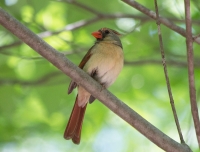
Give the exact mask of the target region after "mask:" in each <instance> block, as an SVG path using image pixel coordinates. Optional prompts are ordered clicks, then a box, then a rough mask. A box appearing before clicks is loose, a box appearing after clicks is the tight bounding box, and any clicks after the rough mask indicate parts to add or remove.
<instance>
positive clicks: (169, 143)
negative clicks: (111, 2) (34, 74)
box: [0, 8, 191, 152]
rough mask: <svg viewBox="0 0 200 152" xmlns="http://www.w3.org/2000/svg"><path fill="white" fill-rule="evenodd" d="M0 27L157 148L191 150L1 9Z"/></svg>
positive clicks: (169, 150)
mask: <svg viewBox="0 0 200 152" xmlns="http://www.w3.org/2000/svg"><path fill="white" fill-rule="evenodd" d="M0 14H1V15H0V24H1V25H3V26H4V27H5V28H6V29H8V30H9V31H10V32H12V33H13V34H14V35H16V36H17V37H18V38H19V39H21V40H22V41H24V42H25V43H26V44H28V45H29V46H30V47H32V48H33V49H34V50H35V51H36V52H38V53H39V54H40V55H42V56H43V57H44V58H46V59H47V60H48V61H50V62H51V63H52V64H53V65H54V66H56V67H57V68H58V69H60V70H61V71H62V72H63V73H65V74H66V75H68V76H69V77H71V78H72V79H73V80H74V81H76V82H77V83H78V84H79V85H81V86H83V87H84V88H85V89H86V90H87V91H89V92H90V93H91V94H92V95H93V96H94V97H95V98H97V99H99V100H100V101H101V102H102V103H103V104H104V105H106V106H107V107H108V108H109V109H111V110H112V111H113V112H114V113H116V114H117V115H118V116H120V117H121V118H122V119H124V120H125V121H126V122H128V123H129V124H130V125H131V126H133V127H134V128H136V129H137V130H138V131H139V132H141V133H142V134H143V135H145V136H146V137H147V138H148V139H150V140H151V141H152V142H154V143H155V144H156V145H158V146H159V147H161V148H162V149H164V150H165V151H168V152H190V151H191V150H190V148H189V147H188V146H187V145H185V144H179V143H178V142H176V141H174V140H173V139H171V138H170V137H168V136H167V135H165V134H164V133H162V132H161V131H160V130H158V129H157V128H156V127H154V126H153V125H152V124H150V123H149V122H148V121H146V120H145V119H144V118H142V117H141V116H140V115H139V114H137V113H136V112H135V111H133V110H132V109H131V108H129V107H128V106H127V105H126V104H125V103H123V102H122V101H120V100H119V99H118V98H116V97H115V96H114V95H112V94H111V93H110V92H109V91H108V90H106V89H102V86H101V85H100V84H99V83H97V82H96V81H95V80H94V79H92V78H91V77H90V76H89V75H88V74H86V73H85V72H84V71H82V70H81V69H80V68H78V67H77V66H75V65H74V64H73V63H72V62H70V61H69V60H68V59H67V58H66V57H65V56H64V55H63V54H61V53H59V52H58V51H56V50H55V49H54V48H52V47H51V46H50V45H48V44H47V43H45V42H44V41H43V40H42V39H41V38H39V37H38V36H37V35H35V34H34V33H33V32H31V31H30V30H29V29H27V28H26V27H25V26H23V25H22V24H21V23H19V22H18V21H17V20H16V19H14V18H13V17H12V16H10V15H9V14H8V13H6V12H5V11H4V10H3V9H1V8H0Z"/></svg>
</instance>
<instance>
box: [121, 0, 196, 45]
mask: <svg viewBox="0 0 200 152" xmlns="http://www.w3.org/2000/svg"><path fill="white" fill-rule="evenodd" d="M122 1H123V2H125V3H127V4H128V5H130V6H132V7H134V8H135V9H137V10H139V11H140V12H142V13H144V14H146V15H147V16H149V17H151V18H152V19H154V20H156V13H155V12H153V11H152V10H149V9H148V8H146V7H144V6H143V5H141V4H139V3H137V2H136V1H133V0H122ZM159 22H161V23H162V24H163V25H165V26H167V27H168V28H170V29H171V30H173V31H175V32H177V33H179V34H180V35H182V36H184V37H186V35H187V34H186V31H185V30H184V29H183V28H181V27H179V26H177V25H175V24H174V23H173V22H171V21H170V20H168V19H167V18H164V17H160V18H159ZM193 40H194V41H195V42H196V43H198V44H200V37H196V36H194V38H193Z"/></svg>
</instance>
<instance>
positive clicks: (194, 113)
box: [184, 0, 200, 147]
mask: <svg viewBox="0 0 200 152" xmlns="http://www.w3.org/2000/svg"><path fill="white" fill-rule="evenodd" d="M184 2H185V23H186V32H187V34H186V46H187V61H188V77H189V90H190V104H191V112H192V118H193V121H194V126H195V131H196V136H197V141H198V144H199V147H200V122H199V113H198V106H197V101H196V89H195V78H194V63H193V62H194V55H193V38H192V24H191V17H190V0H184Z"/></svg>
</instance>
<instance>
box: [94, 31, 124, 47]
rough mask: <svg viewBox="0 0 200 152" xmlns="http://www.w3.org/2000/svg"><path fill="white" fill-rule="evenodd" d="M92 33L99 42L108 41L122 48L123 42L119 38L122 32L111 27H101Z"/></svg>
mask: <svg viewBox="0 0 200 152" xmlns="http://www.w3.org/2000/svg"><path fill="white" fill-rule="evenodd" d="M92 35H93V36H94V37H95V38H96V40H97V42H101V41H108V42H111V43H114V44H116V45H118V46H120V47H121V48H122V44H121V41H120V39H119V36H120V35H121V34H120V33H118V32H117V31H115V30H112V29H109V28H101V29H99V30H98V31H96V32H93V33H92Z"/></svg>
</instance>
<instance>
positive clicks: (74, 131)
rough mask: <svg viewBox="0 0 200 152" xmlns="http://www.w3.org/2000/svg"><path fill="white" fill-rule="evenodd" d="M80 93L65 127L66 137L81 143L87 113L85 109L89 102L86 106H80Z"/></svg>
mask: <svg viewBox="0 0 200 152" xmlns="http://www.w3.org/2000/svg"><path fill="white" fill-rule="evenodd" d="M77 99H78V95H77V96H76V101H75V103H74V107H73V110H72V112H71V115H70V118H69V121H68V124H67V127H66V129H65V133H64V138H65V139H72V141H73V143H75V144H79V143H80V140H81V129H82V123H83V118H84V114H85V109H86V107H87V104H86V105H85V106H84V107H79V106H78V102H77V101H78V100H77Z"/></svg>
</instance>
